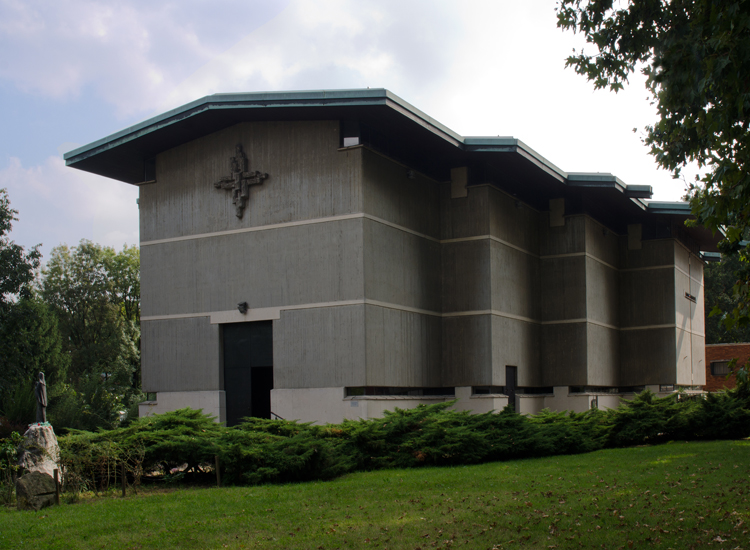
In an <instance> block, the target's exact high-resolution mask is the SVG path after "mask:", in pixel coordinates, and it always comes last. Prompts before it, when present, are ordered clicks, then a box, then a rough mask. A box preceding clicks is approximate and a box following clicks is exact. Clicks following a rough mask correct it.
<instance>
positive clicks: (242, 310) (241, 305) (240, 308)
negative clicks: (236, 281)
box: [237, 302, 247, 315]
mask: <svg viewBox="0 0 750 550" xmlns="http://www.w3.org/2000/svg"><path fill="white" fill-rule="evenodd" d="M237 311H239V312H240V313H242V315H244V314H245V313H247V302H240V303H239V304H237Z"/></svg>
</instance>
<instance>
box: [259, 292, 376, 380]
mask: <svg viewBox="0 0 750 550" xmlns="http://www.w3.org/2000/svg"><path fill="white" fill-rule="evenodd" d="M273 361H274V364H273V374H274V376H273V380H274V388H276V389H284V388H328V387H339V386H364V385H365V381H366V379H365V306H364V305H356V306H341V307H325V308H314V309H299V310H290V311H282V313H281V318H280V319H279V320H277V321H274V324H273Z"/></svg>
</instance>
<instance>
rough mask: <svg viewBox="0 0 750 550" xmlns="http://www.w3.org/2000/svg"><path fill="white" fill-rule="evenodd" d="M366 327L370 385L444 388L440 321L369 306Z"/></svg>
mask: <svg viewBox="0 0 750 550" xmlns="http://www.w3.org/2000/svg"><path fill="white" fill-rule="evenodd" d="M365 324H366V345H365V347H366V350H367V353H366V361H367V376H366V385H368V386H407V387H408V386H411V387H420V386H422V387H439V386H440V385H441V377H440V371H441V368H440V354H441V332H442V328H441V324H442V323H441V320H440V317H437V316H433V315H423V314H419V313H411V312H408V311H400V310H395V309H390V308H384V307H378V306H372V305H367V306H366V308H365Z"/></svg>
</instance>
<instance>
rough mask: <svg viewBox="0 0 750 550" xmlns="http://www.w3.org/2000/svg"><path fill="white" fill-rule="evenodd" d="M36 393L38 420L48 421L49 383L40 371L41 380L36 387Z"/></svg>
mask: <svg viewBox="0 0 750 550" xmlns="http://www.w3.org/2000/svg"><path fill="white" fill-rule="evenodd" d="M34 393H35V394H36V421H37V422H40V423H42V422H47V383H46V382H45V381H44V373H43V372H40V373H39V380H37V382H36V387H35V388H34Z"/></svg>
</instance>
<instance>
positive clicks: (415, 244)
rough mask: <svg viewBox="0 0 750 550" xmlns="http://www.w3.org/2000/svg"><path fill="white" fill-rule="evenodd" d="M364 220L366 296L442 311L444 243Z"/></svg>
mask: <svg viewBox="0 0 750 550" xmlns="http://www.w3.org/2000/svg"><path fill="white" fill-rule="evenodd" d="M363 224H364V250H363V256H364V281H365V282H364V286H365V296H366V297H367V298H368V299H371V300H378V301H381V302H386V303H389V304H398V305H403V306H408V307H413V308H418V309H424V310H428V311H434V312H439V311H440V309H441V286H442V280H441V279H442V277H441V273H440V243H438V242H435V241H432V240H429V239H425V238H423V237H419V236H417V235H414V234H412V233H407V232H405V231H401V230H399V229H396V228H393V227H391V226H388V225H384V224H382V223H379V222H376V221H373V220H369V219H365V220H363Z"/></svg>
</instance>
